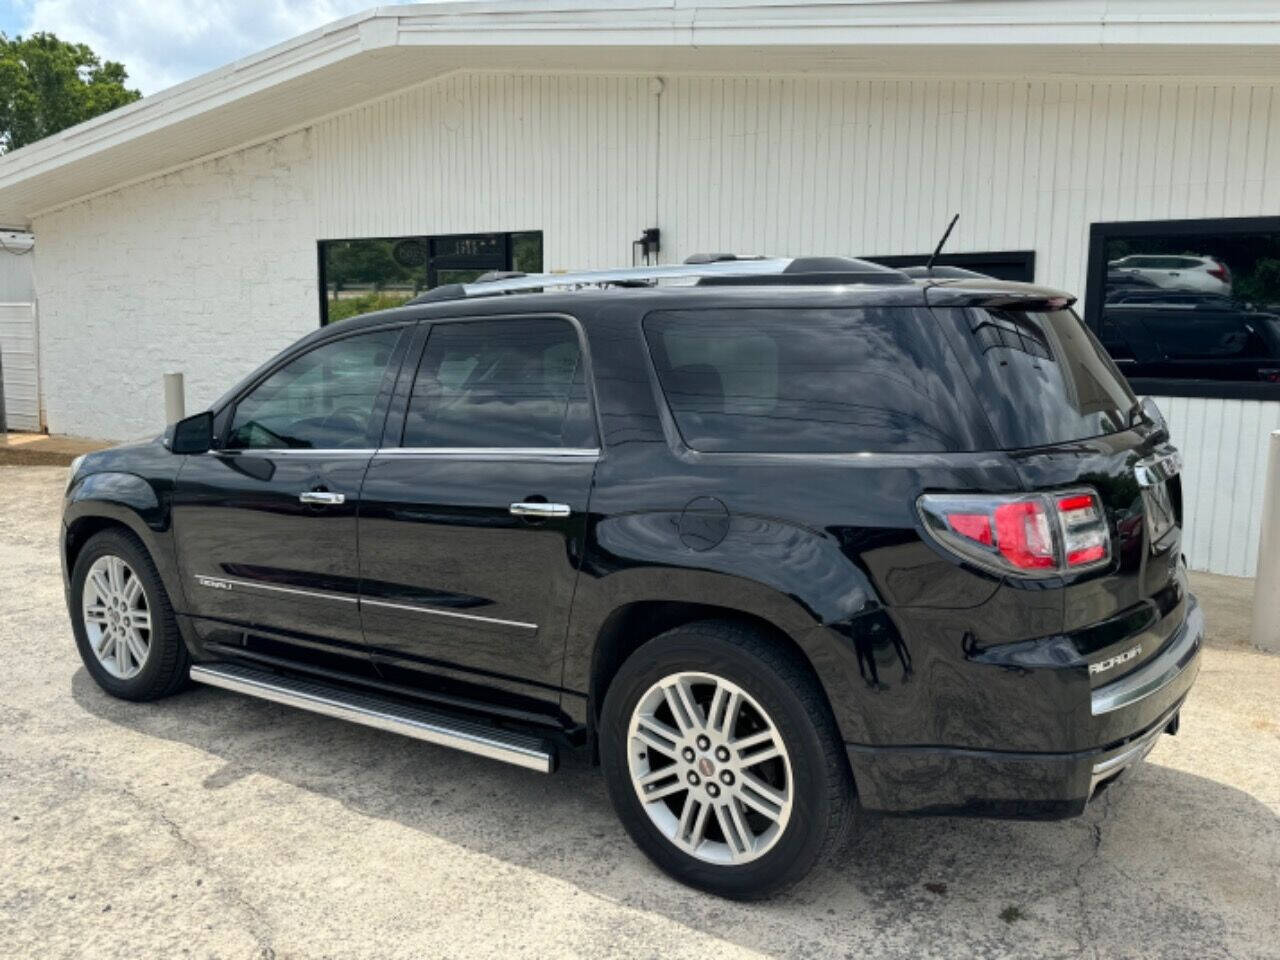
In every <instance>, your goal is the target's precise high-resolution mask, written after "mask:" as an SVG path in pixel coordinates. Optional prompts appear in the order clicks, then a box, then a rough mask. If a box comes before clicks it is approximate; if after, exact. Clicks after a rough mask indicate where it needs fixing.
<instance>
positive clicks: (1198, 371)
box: [1090, 220, 1280, 384]
mask: <svg viewBox="0 0 1280 960" xmlns="http://www.w3.org/2000/svg"><path fill="white" fill-rule="evenodd" d="M1259 224H1261V226H1260V225H1259ZM1093 234H1094V240H1093V242H1094V244H1095V249H1094V251H1093V256H1092V258H1091V259H1092V263H1093V264H1094V272H1095V274H1099V273H1100V274H1101V275H1098V276H1091V277H1090V286H1091V290H1094V291H1096V290H1097V289H1098V288H1101V296H1097V295H1096V294H1094V295H1093V298H1092V300H1091V306H1092V313H1091V317H1090V319H1091V321H1092V322H1093V324H1094V326H1095V329H1096V330H1097V331H1098V336H1099V338H1100V339H1101V340H1102V342H1103V344H1104V346H1105V347H1106V348H1107V350H1108V352H1109V353H1110V354H1111V356H1112V357H1113V358H1114V359H1115V361H1116V363H1117V364H1118V365H1119V366H1120V369H1121V370H1122V371H1123V372H1124V373H1125V375H1126V376H1128V377H1130V378H1152V379H1164V380H1197V381H1205V382H1210V383H1211V382H1214V381H1234V382H1236V383H1255V384H1256V383H1277V382H1280V221H1274V222H1270V221H1257V220H1249V221H1242V222H1236V221H1231V220H1217V221H1177V222H1174V223H1172V224H1170V225H1168V227H1167V229H1164V230H1162V226H1161V224H1160V223H1158V222H1155V223H1144V224H1099V225H1096V226H1095V228H1094V231H1093ZM1099 245H1100V249H1098V247H1099Z"/></svg>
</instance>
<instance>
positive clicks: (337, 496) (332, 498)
mask: <svg viewBox="0 0 1280 960" xmlns="http://www.w3.org/2000/svg"><path fill="white" fill-rule="evenodd" d="M298 500H299V502H301V503H319V504H323V505H324V506H328V507H333V506H337V505H338V504H340V503H346V502H347V497H346V494H343V493H330V492H329V491H328V490H304V491H303V492H302V493H300V494H298Z"/></svg>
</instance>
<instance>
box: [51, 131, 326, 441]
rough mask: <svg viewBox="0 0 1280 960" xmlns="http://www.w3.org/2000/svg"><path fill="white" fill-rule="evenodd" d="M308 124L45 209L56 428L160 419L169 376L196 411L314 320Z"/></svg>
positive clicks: (138, 430) (105, 430)
mask: <svg viewBox="0 0 1280 960" xmlns="http://www.w3.org/2000/svg"><path fill="white" fill-rule="evenodd" d="M312 183H313V176H312V158H311V141H310V133H309V132H301V133H294V134H290V135H289V136H286V137H284V138H282V139H279V140H275V141H272V142H270V143H268V144H264V145H262V146H257V147H253V148H251V149H249V150H245V151H242V152H240V153H236V154H231V155H229V156H227V157H224V158H220V159H215V160H210V161H208V162H205V163H201V164H198V165H196V166H192V167H188V168H186V169H183V170H180V171H178V172H175V173H172V174H169V175H167V176H164V177H161V178H158V179H156V180H151V181H148V182H145V183H141V184H137V185H134V186H130V187H126V188H124V189H122V190H118V191H115V192H113V193H110V194H106V195H103V196H100V197H96V198H94V199H91V200H88V201H86V202H83V203H79V204H75V205H73V206H70V207H66V208H64V209H62V210H58V211H55V212H52V213H49V214H47V215H45V216H42V217H39V218H38V219H37V220H36V221H35V232H36V235H37V236H38V237H39V238H40V242H39V245H38V249H37V251H36V254H35V256H36V263H35V270H36V283H37V288H38V291H39V301H40V349H41V366H42V369H43V370H45V371H48V372H47V374H46V376H45V378H44V383H43V389H44V400H45V408H46V411H47V421H48V427H49V430H50V432H52V433H72V434H80V435H84V436H94V437H106V438H114V439H124V438H133V437H140V436H145V435H148V434H151V433H154V432H158V431H159V430H160V429H162V428H163V427H164V393H163V379H162V378H163V375H164V374H165V373H166V372H170V371H182V372H183V373H185V374H186V385H187V409H188V411H191V412H194V411H197V410H200V409H203V408H204V407H205V406H207V405H208V404H209V403H211V402H212V401H213V400H214V399H216V398H217V397H218V396H219V395H220V394H221V393H222V392H223V391H225V390H226V389H227V388H228V387H229V386H231V385H232V383H234V382H235V381H236V380H237V379H239V378H240V377H241V376H242V375H244V374H246V373H248V372H249V371H250V370H252V369H253V368H254V367H256V366H257V365H258V364H260V363H261V362H262V361H263V360H265V359H266V358H267V357H269V356H270V355H271V354H272V353H274V352H276V351H277V350H279V349H280V348H282V347H284V346H286V345H287V344H289V343H291V342H292V341H293V340H295V339H297V338H298V337H299V336H301V335H303V334H305V333H308V332H309V331H311V330H314V329H315V327H316V324H317V318H316V311H317V307H316V302H317V293H316V282H317V281H316V253H315V250H316V247H315V239H316V238H315V227H314V223H315V197H314V195H313V189H312Z"/></svg>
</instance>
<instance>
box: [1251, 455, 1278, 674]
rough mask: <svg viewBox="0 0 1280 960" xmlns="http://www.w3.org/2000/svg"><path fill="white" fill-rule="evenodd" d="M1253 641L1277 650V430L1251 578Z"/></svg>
mask: <svg viewBox="0 0 1280 960" xmlns="http://www.w3.org/2000/svg"><path fill="white" fill-rule="evenodd" d="M1253 645H1254V646H1255V647H1257V648H1258V649H1260V650H1266V651H1267V652H1268V653H1280V430H1275V431H1273V432H1272V434H1271V439H1270V440H1269V441H1268V449H1267V475H1266V480H1265V482H1264V483H1263V487H1262V536H1261V537H1259V538H1258V571H1257V577H1256V579H1255V580H1254V581H1253Z"/></svg>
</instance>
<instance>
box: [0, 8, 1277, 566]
mask: <svg viewBox="0 0 1280 960" xmlns="http://www.w3.org/2000/svg"><path fill="white" fill-rule="evenodd" d="M956 211H958V212H959V213H960V221H959V224H958V226H957V228H956V231H955V233H954V234H953V236H952V238H951V241H950V244H949V250H950V251H951V252H953V253H961V252H964V253H970V254H982V256H981V257H977V258H975V260H974V262H975V263H976V265H977V267H978V269H990V270H997V271H1001V272H1003V273H1005V274H1006V275H1009V276H1026V277H1028V278H1034V279H1035V280H1037V281H1039V282H1042V283H1047V284H1051V285H1053V286H1058V287H1062V288H1065V289H1068V290H1071V291H1074V292H1077V293H1080V294H1084V293H1085V292H1086V290H1087V291H1088V293H1089V299H1088V300H1087V301H1082V305H1083V306H1085V307H1087V309H1085V310H1084V311H1083V312H1085V314H1086V318H1087V319H1088V321H1089V322H1090V323H1091V324H1093V325H1095V327H1097V326H1098V325H1099V323H1100V322H1102V318H1103V315H1104V312H1105V310H1109V309H1110V307H1105V308H1104V304H1103V298H1104V293H1105V291H1106V289H1107V287H1108V283H1107V274H1108V267H1107V262H1108V261H1109V260H1113V259H1118V255H1123V254H1126V253H1127V254H1134V253H1137V254H1142V253H1144V252H1145V253H1147V254H1153V255H1159V254H1164V255H1165V259H1168V258H1169V256H1171V255H1179V254H1181V255H1183V259H1184V260H1186V259H1187V256H1186V255H1188V254H1190V255H1193V256H1201V255H1203V257H1206V258H1213V257H1216V258H1217V260H1222V261H1230V271H1231V275H1232V277H1233V280H1232V281H1230V282H1227V283H1228V285H1227V286H1226V287H1225V288H1224V290H1225V292H1227V293H1233V295H1235V296H1236V298H1237V299H1238V300H1240V301H1241V302H1242V303H1243V301H1244V300H1245V299H1247V300H1248V301H1249V305H1248V307H1247V308H1246V307H1245V306H1240V307H1239V308H1236V307H1231V308H1227V307H1223V308H1221V309H1210V310H1208V312H1207V313H1206V312H1198V311H1202V308H1203V305H1201V306H1199V307H1197V306H1195V305H1194V304H1184V305H1182V306H1183V310H1182V312H1181V313H1173V312H1171V311H1172V307H1171V306H1170V305H1169V304H1164V305H1163V306H1162V307H1161V309H1162V310H1166V312H1165V313H1164V314H1163V315H1162V316H1160V317H1155V318H1154V319H1152V318H1151V317H1147V319H1146V320H1145V321H1143V322H1138V321H1136V320H1135V321H1133V322H1130V319H1132V318H1133V317H1135V316H1138V315H1139V314H1142V312H1143V308H1142V298H1141V297H1137V298H1136V302H1135V303H1133V304H1130V305H1129V312H1128V313H1125V312H1123V311H1118V312H1116V311H1113V313H1111V314H1109V316H1111V317H1112V318H1113V320H1114V325H1113V327H1112V328H1111V331H1110V336H1111V340H1110V341H1109V343H1111V344H1112V346H1113V348H1114V349H1115V350H1116V355H1117V357H1118V358H1119V359H1121V360H1122V361H1125V362H1126V363H1128V367H1127V370H1128V372H1129V373H1130V374H1131V376H1134V377H1135V385H1136V386H1137V387H1138V388H1139V389H1140V390H1142V391H1144V392H1147V393H1153V394H1155V395H1157V396H1158V397H1159V398H1160V403H1161V405H1162V407H1163V408H1164V410H1165V412H1166V414H1167V415H1168V417H1169V419H1170V421H1171V423H1172V427H1173V431H1174V433H1175V438H1176V440H1177V441H1178V442H1179V443H1180V445H1181V446H1182V447H1183V448H1184V451H1185V453H1186V460H1187V470H1186V475H1185V480H1186V484H1187V489H1188V497H1189V503H1190V506H1189V509H1188V514H1189V517H1190V521H1189V523H1190V525H1189V531H1188V537H1187V544H1188V551H1189V556H1190V560H1191V563H1192V566H1193V567H1196V568H1200V569H1209V570H1215V571H1219V572H1224V573H1232V574H1241V575H1243V574H1251V573H1252V571H1253V567H1254V557H1255V553H1256V544H1257V539H1258V527H1257V519H1258V513H1259V509H1258V505H1259V503H1260V499H1261V495H1262V487H1263V479H1264V477H1263V470H1264V466H1265V455H1264V447H1265V443H1264V440H1265V437H1266V434H1267V433H1268V431H1270V430H1272V429H1275V428H1280V383H1272V382H1270V381H1271V380H1280V351H1277V359H1275V360H1274V368H1275V369H1274V370H1273V369H1272V360H1271V357H1272V354H1271V352H1270V348H1269V346H1268V344H1269V343H1270V342H1271V340H1272V333H1271V325H1272V324H1273V323H1275V324H1278V325H1280V318H1276V317H1271V315H1270V314H1268V313H1267V310H1269V309H1270V308H1271V306H1270V305H1271V304H1272V303H1273V302H1277V303H1280V293H1277V294H1276V296H1275V299H1274V301H1273V300H1272V299H1271V293H1270V291H1271V289H1272V287H1271V286H1269V284H1271V283H1272V280H1271V279H1269V278H1270V277H1271V271H1272V270H1273V269H1275V270H1280V260H1277V261H1276V266H1275V268H1272V267H1271V266H1269V265H1268V264H1269V263H1270V262H1271V259H1272V258H1271V257H1270V256H1269V254H1270V252H1271V244H1272V242H1273V240H1277V238H1280V216H1278V215H1280V9H1277V7H1276V5H1275V3H1274V0H1215V2H1214V3H1204V2H1202V0H1201V2H1191V0H936V2H934V0H848V2H841V3H837V2H802V0H618V2H608V3H606V2H604V0H596V2H591V0H495V2H475V3H437V4H431V5H423V6H408V7H389V8H380V9H376V10H371V11H369V12H367V13H364V14H360V15H358V16H353V17H349V18H347V19H345V20H342V21H339V22H337V23H334V24H332V25H330V26H328V27H325V28H323V29H320V30H316V31H314V32H312V33H309V34H306V35H304V36H301V37H298V38H296V39H294V40H291V41H289V42H287V43H284V44H281V45H279V46H277V47H274V48H272V49H270V50H266V51H264V52H262V53H260V54H258V55H256V56H253V57H250V58H247V59H245V60H242V61H240V62H238V63H234V64H231V65H229V66H227V67H225V68H223V69H221V70H217V71H215V72H213V73H210V74H206V75H204V76H201V77H198V78H196V79H194V80H191V81H189V82H187V83H184V84H182V85H180V86H177V87H174V88H173V89H170V90H166V91H164V92H162V93H159V94H156V95H154V96H150V97H147V98H145V99H143V100H141V101H140V102H138V103H135V104H132V105H130V106H127V107H124V108H122V109H120V110H117V111H115V112H114V113H111V114H107V115H105V116H103V117H100V118H98V119H95V120H92V121H90V122H88V123H85V124H82V125H80V126H78V127H74V128H72V129H70V130H67V131H64V132H63V133H61V134H58V135H56V136H54V137H50V138H49V139H47V140H44V141H41V142H39V143H37V144H34V145H32V146H29V147H26V148H24V149H22V150H18V151H15V152H13V153H11V154H9V155H7V156H4V157H3V158H0V227H9V228H17V229H30V230H32V231H33V232H34V234H35V238H36V252H35V258H34V259H35V271H36V287H37V295H38V308H39V321H40V323H39V348H40V365H41V372H42V385H41V388H42V393H43V407H44V415H45V420H46V424H47V428H48V429H49V430H51V431H53V432H59V433H75V434H85V435H93V436H103V437H115V438H122V437H130V436H135V435H140V434H143V433H146V432H148V431H152V430H156V429H158V428H159V427H160V426H161V425H162V424H161V421H162V419H163V405H162V402H161V396H162V393H161V376H162V374H163V373H164V372H166V371H179V370H180V371H183V372H184V373H185V374H186V383H187V389H188V403H187V406H188V409H189V410H194V409H198V408H199V406H200V405H202V404H204V403H207V402H209V401H211V400H212V399H213V398H214V397H215V396H217V395H218V394H219V393H221V392H222V391H223V390H224V389H225V388H226V387H227V386H229V385H230V384H231V383H232V382H234V381H235V380H236V379H237V378H239V377H240V376H241V375H242V374H244V373H246V372H247V371H248V370H250V369H251V368H252V367H254V366H255V365H257V364H258V363H259V362H260V361H261V360H263V359H264V358H266V357H267V356H268V355H269V354H271V353H272V352H274V351H275V350H277V349H278V348H280V347H282V346H284V345H285V344H287V343H289V342H290V341H292V340H293V339H295V338H296V337H298V336H300V335H302V334H304V333H306V332H308V331H309V330H312V329H314V328H315V327H316V325H317V324H319V323H321V322H322V313H323V312H324V310H325V304H326V299H327V298H328V303H329V305H330V307H332V305H333V304H334V303H337V304H339V305H340V306H339V307H336V308H333V309H335V310H348V309H354V308H355V307H354V303H356V302H357V301H353V300H352V298H354V297H360V296H364V297H366V299H365V300H360V301H358V303H360V304H364V303H371V302H374V297H373V294H374V293H375V291H374V290H373V289H372V288H371V287H370V284H371V283H376V284H378V285H381V286H382V287H383V289H382V291H381V296H382V297H383V298H384V299H383V301H381V302H387V301H388V300H390V299H396V298H403V297H405V296H408V295H409V294H410V293H411V292H412V289H413V288H414V285H416V286H417V287H421V286H422V285H424V284H427V283H430V282H432V281H439V282H444V281H447V280H449V279H455V278H457V277H460V276H466V275H474V272H475V271H478V270H479V269H482V268H484V267H486V266H488V265H504V264H511V263H514V264H515V265H517V266H521V267H531V266H532V267H535V268H536V267H538V266H541V267H542V268H545V269H549V270H556V269H566V268H591V267H604V266H610V265H617V264H619V263H630V262H631V260H632V258H633V255H637V254H638V253H639V248H636V247H634V246H633V242H634V241H636V240H637V239H639V238H640V237H641V236H642V233H643V231H645V230H646V229H649V228H658V229H659V230H660V250H659V251H658V252H657V253H656V254H655V255H656V257H657V258H658V259H659V260H660V261H662V262H673V261H679V260H682V259H683V258H684V257H686V256H687V255H689V254H691V253H695V252H702V251H709V250H717V251H719V250H727V251H748V252H766V253H774V254H779V255H786V254H802V253H813V254H818V253H831V254H846V255H865V256H874V255H879V256H893V255H899V256H904V255H914V256H918V255H922V254H926V253H928V251H929V250H931V249H932V247H933V246H934V244H935V243H936V242H937V239H938V236H939V234H940V233H941V231H942V229H943V227H944V226H945V224H946V222H947V220H948V218H949V217H950V215H951V214H952V213H953V212H956ZM1236 218H1255V219H1252V220H1247V221H1246V220H1241V219H1236ZM1259 218H1261V219H1259ZM1267 218H1275V219H1267ZM1190 220H1195V221H1204V222H1196V223H1174V224H1171V223H1170V221H1190ZM1210 221H1211V222H1210ZM1115 222H1121V223H1123V224H1126V225H1125V226H1121V227H1116V226H1110V227H1108V226H1105V224H1109V223H1112V224H1114V223H1115ZM1098 225H1104V226H1098ZM457 235H463V236H457ZM517 235H518V236H517ZM367 238H380V239H382V240H384V241H385V242H382V243H380V244H363V245H361V244H350V245H345V246H335V245H326V244H324V243H323V242H324V241H333V240H359V239H367ZM1277 242H1280V240H1278V241H1277ZM539 250H540V259H541V263H540V264H539V263H538V258H539ZM1224 251H1226V252H1224ZM1233 251H1234V252H1233ZM1278 255H1280V254H1278ZM344 258H345V259H344ZM362 258H363V261H362ZM1217 260H1215V263H1216V262H1217ZM339 261H341V262H339ZM362 262H363V265H361V264H362ZM371 263H372V266H370V264H371ZM378 264H382V267H379V266H378ZM379 269H382V270H383V273H384V274H385V275H384V276H378V277H375V278H374V279H373V280H370V277H369V272H370V271H371V270H372V271H374V272H377V270H379ZM1200 269H1201V272H1207V271H1209V270H1211V269H1214V268H1213V265H1212V264H1206V265H1204V266H1203V267H1202V268H1200ZM1116 270H1118V268H1113V270H1112V272H1113V273H1115V272H1116ZM362 271H363V273H362ZM1150 272H1151V273H1152V276H1153V277H1154V279H1152V278H1151V277H1148V278H1146V279H1145V280H1144V279H1143V278H1142V277H1139V279H1138V280H1135V281H1129V280H1126V281H1125V283H1132V285H1133V286H1134V287H1135V288H1136V289H1137V290H1138V292H1139V293H1141V288H1142V286H1143V285H1144V284H1145V286H1146V287H1148V288H1153V289H1157V290H1158V289H1165V290H1168V289H1176V288H1177V284H1176V283H1175V284H1173V287H1172V288H1171V287H1169V286H1168V285H1167V282H1166V281H1164V280H1162V279H1161V277H1160V271H1159V270H1158V269H1157V268H1154V267H1153V268H1151V271H1150ZM1165 272H1166V273H1169V274H1173V273H1176V272H1177V271H1174V270H1166V271H1165ZM322 274H324V276H322ZM1277 278H1278V279H1276V280H1275V282H1276V283H1280V274H1277ZM1112 279H1113V280H1115V277H1114V276H1113V277H1112ZM325 281H327V283H325ZM1204 282H1205V283H1206V284H1208V283H1210V281H1208V280H1205V281H1204ZM1231 282H1234V285H1235V287H1234V290H1233V289H1232V288H1231V286H1230V283H1231ZM322 283H324V287H323V292H322ZM1161 284H1166V285H1165V286H1161ZM1126 289H1128V288H1126ZM334 296H337V297H339V299H338V300H336V301H335V300H333V299H332V297H334ZM1151 299H1152V298H1150V297H1148V298H1147V300H1148V301H1150V300H1151ZM1184 299H1194V298H1184ZM348 301H351V303H347V302H348ZM344 304H346V305H344ZM1246 309H1247V310H1249V311H1252V313H1253V316H1252V317H1245V316H1243V314H1244V312H1245V311H1246ZM1135 311H1136V312H1135ZM1147 312H1148V313H1149V312H1150V311H1147ZM1207 316H1212V318H1213V320H1212V323H1217V324H1218V327H1213V326H1212V323H1210V321H1209V320H1205V319H1204V317H1207ZM1188 317H1191V320H1187V318H1188ZM1170 318H1173V319H1172V320H1171V319H1170ZM1122 320H1123V321H1124V324H1127V326H1126V327H1125V329H1126V330H1128V333H1124V331H1121V326H1124V324H1121V321H1122ZM1175 320H1176V321H1177V322H1176V323H1174V321H1175ZM1161 324H1163V326H1162V325H1161ZM1178 324H1181V326H1178ZM1206 324H1207V325H1206ZM1135 330H1136V331H1138V332H1137V333H1134V332H1133V331H1135ZM1185 330H1193V331H1195V332H1196V333H1197V336H1200V342H1198V345H1197V344H1192V345H1191V346H1190V347H1187V346H1186V345H1185V344H1183V345H1181V346H1178V345H1173V346H1171V345H1170V343H1172V340H1171V339H1170V340H1169V342H1165V340H1162V339H1161V338H1162V337H1163V338H1166V339H1168V338H1172V337H1173V336H1174V335H1175V333H1176V334H1177V335H1178V336H1181V335H1182V334H1181V332H1184V331H1185ZM1117 331H1121V335H1120V336H1119V339H1118V340H1117ZM1143 331H1145V332H1143ZM1153 331H1154V332H1153ZM1161 331H1163V333H1162V332H1161ZM1170 331H1173V332H1170ZM1201 331H1205V332H1203V334H1202V333H1201ZM1126 336H1131V337H1133V338H1137V339H1133V340H1132V342H1130V341H1127V340H1126V339H1125V337H1126ZM1142 337H1146V338H1147V339H1148V340H1150V341H1152V342H1151V343H1148V342H1146V341H1143V340H1142ZM1104 339H1105V337H1104ZM1139 341H1141V342H1139ZM1156 341H1159V342H1156ZM1179 350H1181V351H1182V353H1181V354H1180V353H1179ZM1126 351H1128V352H1130V353H1131V354H1132V356H1129V357H1126V356H1124V354H1125V353H1126ZM1151 351H1155V353H1153V354H1151V355H1150V356H1148V355H1147V354H1148V353H1150V352H1151ZM1157 354H1158V355H1157ZM1184 354H1185V355H1184ZM1144 357H1145V358H1146V359H1144ZM1140 374H1141V375H1143V376H1141V377H1139V375H1140ZM1224 378H1230V379H1231V382H1225V379H1224Z"/></svg>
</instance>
